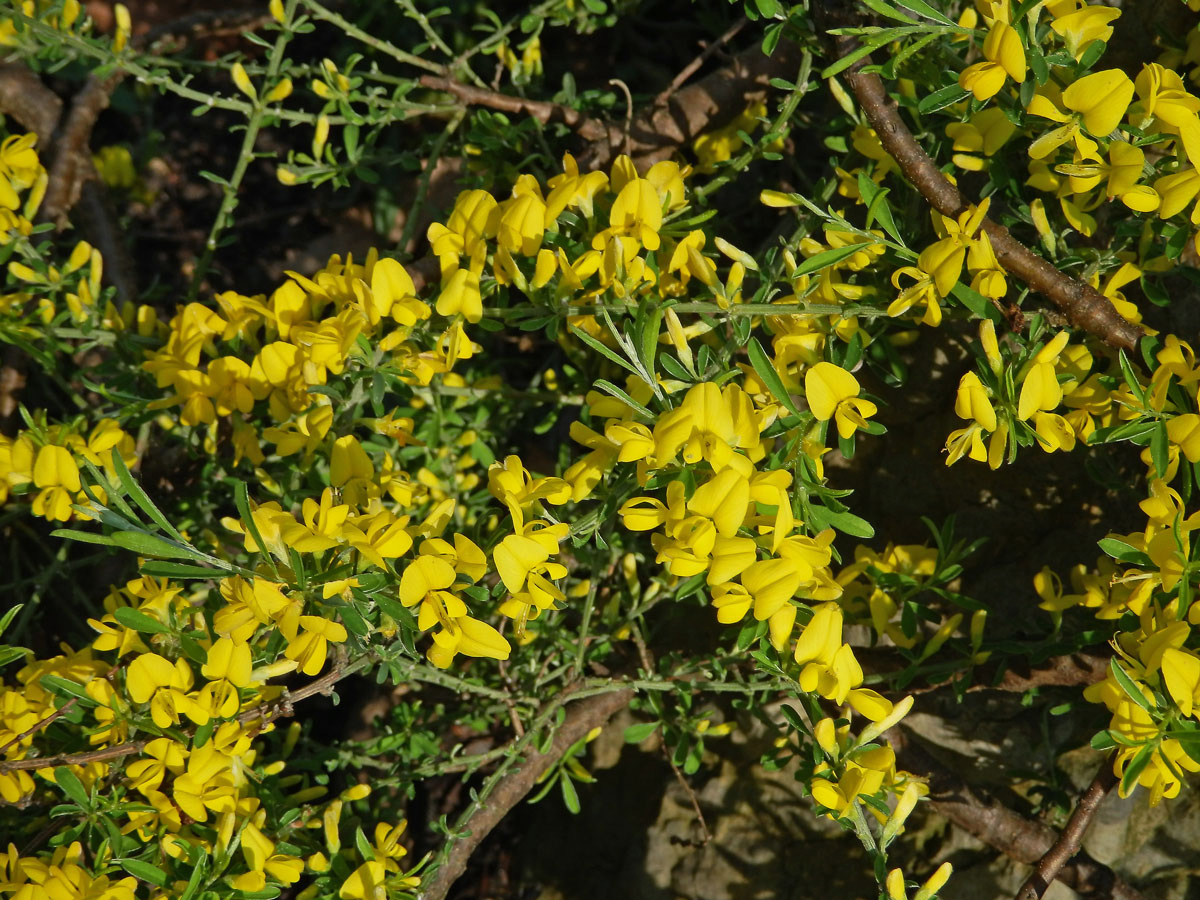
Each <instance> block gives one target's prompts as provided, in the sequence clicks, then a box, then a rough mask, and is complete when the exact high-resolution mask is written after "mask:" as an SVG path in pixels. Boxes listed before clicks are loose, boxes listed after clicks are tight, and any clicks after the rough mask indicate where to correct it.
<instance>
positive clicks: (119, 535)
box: [109, 531, 204, 559]
mask: <svg viewBox="0 0 1200 900" xmlns="http://www.w3.org/2000/svg"><path fill="white" fill-rule="evenodd" d="M109 538H110V539H111V540H112V542H113V544H115V545H116V546H118V547H122V548H124V549H125V550H132V551H133V552H134V553H137V554H138V555H139V556H158V557H162V558H165V559H204V554H202V553H201V552H200V551H199V550H194V549H192V548H191V547H185V546H183V545H182V544H178V543H176V542H175V541H168V540H167V539H166V538H160V537H159V536H158V535H156V534H150V533H148V532H145V531H118V532H116V533H115V534H111V535H109Z"/></svg>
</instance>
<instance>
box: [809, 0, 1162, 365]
mask: <svg viewBox="0 0 1200 900" xmlns="http://www.w3.org/2000/svg"><path fill="white" fill-rule="evenodd" d="M850 6H851V4H848V3H847V2H846V0H837V2H832V0H831V2H828V3H823V4H821V5H820V10H821V18H822V19H824V20H825V22H824V24H823V26H822V27H823V30H825V31H828V30H829V28H831V27H838V26H842V25H849V24H855V22H854V19H855V15H854V13H853V11H852V10H851V9H850ZM857 46H858V42H857V40H856V39H855V38H854V37H852V36H847V35H842V36H840V37H836V38H834V47H835V50H836V53H837V55H838V56H839V57H841V56H846V55H847V54H849V53H850V52H852V51H853V50H855V49H856V48H857ZM866 65H870V56H869V55H868V56H865V57H863V58H862V59H860V60H857V61H856V62H855V63H854V65H852V66H850V68H849V69H847V71H846V74H845V76H844V77H845V79H846V83H847V84H848V85H849V86H850V89H851V90H852V91H853V92H854V96H855V97H856V98H857V99H858V102H859V104H860V105H861V106H862V109H863V112H864V113H865V114H866V116H867V120H868V121H869V122H870V123H871V127H872V128H874V129H875V133H876V135H877V136H878V137H879V141H880V143H881V144H882V145H883V147H884V149H885V150H887V152H888V153H889V154H890V155H891V157H892V158H893V159H894V160H895V161H896V164H897V165H898V166H899V167H900V171H901V172H903V173H904V177H905V178H907V179H908V180H909V181H910V182H911V183H912V185H913V187H915V188H916V189H917V191H918V192H919V193H920V194H921V196H922V197H924V198H925V201H926V202H927V203H928V204H929V205H930V206H932V207H933V208H934V209H935V210H937V211H938V212H939V213H941V214H942V215H944V216H949V217H952V218H953V217H957V216H959V215H961V214H962V213H964V212H966V211H967V210H969V209H970V208H971V204H970V203H969V202H968V201H967V199H966V197H964V196H963V195H962V193H961V192H960V191H959V189H958V188H957V187H955V186H954V185H953V184H951V183H950V181H949V179H947V178H946V176H945V175H943V174H942V172H941V171H940V170H939V169H938V167H937V165H935V164H934V162H933V160H932V159H930V158H929V155H928V154H927V153H926V152H925V150H924V149H923V148H922V147H921V145H920V144H919V143H917V140H916V138H914V137H913V134H912V132H911V131H909V129H908V126H907V125H906V124H905V123H904V120H903V119H902V118H901V117H900V110H899V107H898V106H897V105H896V104H895V103H893V102H892V100H891V99H890V98H889V97H888V94H887V90H886V89H885V88H884V86H883V82H882V81H881V80H880V78H879V76H878V75H874V74H866V73H864V72H862V71H860V70H861V68H862V67H863V66H866ZM983 230H984V231H985V232H986V233H987V236H988V238H989V239H990V240H991V243H992V249H993V250H994V251H995V253H996V259H997V261H998V262H999V263H1000V265H1001V266H1002V267H1003V268H1004V270H1005V271H1006V272H1009V273H1010V274H1012V275H1014V276H1016V277H1017V278H1019V279H1021V280H1022V281H1024V282H1025V283H1026V284H1027V285H1028V286H1029V287H1030V288H1032V289H1033V290H1035V291H1037V292H1039V293H1041V294H1042V295H1043V296H1045V297H1047V298H1048V299H1049V300H1050V301H1051V302H1052V303H1053V304H1054V305H1055V306H1057V307H1058V308H1059V309H1060V310H1061V311H1062V312H1063V313H1064V314H1065V315H1066V317H1067V319H1068V321H1070V323H1071V324H1072V325H1074V326H1076V327H1078V328H1082V329H1083V330H1084V331H1087V332H1089V333H1091V334H1094V335H1095V336H1096V337H1098V338H1100V339H1101V340H1103V341H1104V342H1105V343H1107V344H1109V345H1110V346H1113V347H1118V348H1122V349H1125V350H1132V349H1134V347H1136V346H1137V342H1138V341H1139V340H1140V339H1141V338H1142V336H1143V332H1142V329H1141V328H1139V327H1138V326H1137V325H1134V324H1133V323H1132V322H1129V321H1127V320H1125V319H1124V318H1122V317H1121V315H1120V314H1119V313H1118V312H1117V310H1116V307H1114V306H1113V305H1112V302H1111V301H1110V300H1109V299H1108V298H1107V297H1105V296H1104V295H1103V294H1101V293H1100V292H1099V291H1098V290H1096V289H1095V288H1094V287H1092V286H1091V285H1090V284H1085V283H1084V282H1082V281H1078V280H1076V279H1074V278H1071V277H1070V276H1069V275H1066V274H1064V273H1063V272H1061V271H1059V270H1058V269H1057V268H1056V267H1055V266H1053V265H1051V264H1050V263H1049V262H1048V261H1046V260H1045V259H1043V258H1042V257H1040V256H1038V255H1037V254H1036V253H1034V252H1033V251H1032V250H1030V249H1029V248H1028V247H1026V246H1025V245H1024V244H1022V243H1021V242H1020V241H1018V240H1017V239H1016V238H1014V237H1013V236H1012V235H1011V234H1010V233H1009V231H1008V229H1007V228H1005V227H1004V226H1003V225H999V224H997V223H996V222H993V221H992V220H991V219H987V218H985V219H984V220H983Z"/></svg>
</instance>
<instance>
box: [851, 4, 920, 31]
mask: <svg viewBox="0 0 1200 900" xmlns="http://www.w3.org/2000/svg"><path fill="white" fill-rule="evenodd" d="M862 4H863V6H866V7H869V8H870V9H873V10H875V12H877V13H879V14H880V15H881V16H886V17H887V18H889V19H895V20H896V21H897V22H904V23H905V24H908V25H916V24H917V20H916V19H913V18H910V17H909V16H906V15H905V14H904V13H902V12H900V10H898V9H895V8H894V7H892V6H891V5H889V4H887V3H884V2H883V0H862Z"/></svg>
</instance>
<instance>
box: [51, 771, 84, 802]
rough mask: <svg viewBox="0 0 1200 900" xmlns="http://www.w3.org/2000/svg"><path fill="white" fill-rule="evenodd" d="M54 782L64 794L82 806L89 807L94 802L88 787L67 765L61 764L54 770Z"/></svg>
mask: <svg viewBox="0 0 1200 900" xmlns="http://www.w3.org/2000/svg"><path fill="white" fill-rule="evenodd" d="M54 783H55V784H56V785H58V787H59V788H60V789H61V790H62V792H63V793H64V794H66V795H67V797H69V798H70V799H71V801H72V802H74V803H77V804H78V805H79V806H80V807H82V808H84V809H87V808H88V807H89V806H91V804H92V798H91V796H90V795H89V794H88V792H87V788H85V787H84V786H83V782H82V781H80V780H79V776H77V775H76V774H75V773H74V772H72V771H71V770H70V769H68V768H67V767H66V766H59V767H58V768H57V769H55V770H54Z"/></svg>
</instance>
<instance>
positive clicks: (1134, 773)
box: [1121, 743, 1155, 796]
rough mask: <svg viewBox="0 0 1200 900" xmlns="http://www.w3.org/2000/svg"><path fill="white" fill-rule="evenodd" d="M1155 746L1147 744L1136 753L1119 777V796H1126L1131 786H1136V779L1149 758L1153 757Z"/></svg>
mask: <svg viewBox="0 0 1200 900" xmlns="http://www.w3.org/2000/svg"><path fill="white" fill-rule="evenodd" d="M1154 750H1155V744H1154V743H1149V744H1145V745H1143V747H1142V749H1141V750H1139V751H1138V752H1137V755H1135V756H1134V757H1133V760H1132V761H1131V762H1130V763H1129V766H1128V767H1127V768H1126V769H1125V773H1124V774H1123V775H1122V776H1121V796H1127V795H1128V794H1129V792H1130V791H1132V790H1133V786H1134V785H1135V784H1137V780H1138V778H1139V777H1140V776H1141V774H1142V772H1143V771H1144V770H1145V768H1146V766H1147V765H1149V763H1150V759H1151V757H1152V756H1153V755H1154Z"/></svg>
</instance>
